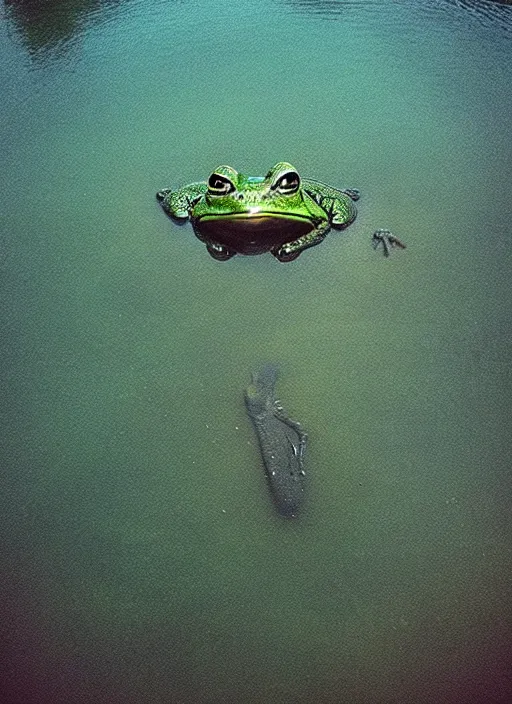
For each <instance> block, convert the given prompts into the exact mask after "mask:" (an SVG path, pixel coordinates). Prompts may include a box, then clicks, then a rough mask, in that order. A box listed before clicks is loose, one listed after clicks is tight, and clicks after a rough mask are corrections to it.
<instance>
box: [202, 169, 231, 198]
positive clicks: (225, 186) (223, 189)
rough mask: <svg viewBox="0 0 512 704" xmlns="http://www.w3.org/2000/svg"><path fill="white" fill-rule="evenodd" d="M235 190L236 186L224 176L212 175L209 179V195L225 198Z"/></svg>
mask: <svg viewBox="0 0 512 704" xmlns="http://www.w3.org/2000/svg"><path fill="white" fill-rule="evenodd" d="M234 190H235V186H234V184H233V183H232V182H231V181H230V180H229V178H226V176H223V175H222V174H212V175H211V176H210V178H209V179H208V193H210V195H212V196H225V195H227V194H228V193H232V192H233V191H234Z"/></svg>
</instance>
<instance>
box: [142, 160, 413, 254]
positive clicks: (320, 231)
mask: <svg viewBox="0 0 512 704" xmlns="http://www.w3.org/2000/svg"><path fill="white" fill-rule="evenodd" d="M156 197H157V200H158V201H159V203H160V205H161V206H162V208H163V210H164V211H165V212H166V213H167V215H169V216H170V217H171V219H173V220H175V221H176V222H180V223H184V222H186V221H190V222H191V223H192V227H193V230H194V233H195V235H196V237H197V238H198V239H199V240H201V241H202V242H203V243H204V244H205V245H206V249H207V251H208V253H209V254H210V256H212V257H213V258H214V259H217V260H219V261H226V260H228V259H231V258H232V257H234V256H235V255H236V254H242V255H253V254H263V253H266V252H270V253H271V254H272V255H273V256H274V257H275V258H276V259H277V260H278V261H280V262H290V261H293V260H294V259H297V257H298V256H300V254H302V252H303V251H304V250H306V249H309V248H310V247H314V246H316V245H318V244H320V243H321V242H322V241H323V240H324V239H325V237H326V235H327V233H328V232H329V231H330V230H331V228H333V229H336V230H343V229H345V228H347V227H348V226H349V225H351V224H352V223H353V222H354V220H355V219H356V216H357V209H356V206H355V202H356V201H357V200H359V197H360V192H359V190H358V189H356V188H335V187H333V186H329V185H327V184H325V183H323V182H322V181H317V180H315V179H312V178H302V177H301V176H300V175H299V172H298V171H297V169H296V168H295V167H294V166H292V165H291V164H289V163H288V162H285V161H280V162H278V163H277V164H275V165H274V166H272V168H271V169H270V170H269V171H268V172H267V174H266V176H247V175H245V174H243V173H239V172H238V171H236V170H235V169H234V168H233V167H232V166H225V165H221V166H218V167H217V168H216V169H214V171H213V172H212V173H211V174H210V176H209V178H208V180H207V181H200V182H196V183H191V184H189V185H187V186H183V187H181V188H178V189H176V190H173V189H171V188H164V189H162V190H160V191H158V193H157V194H156ZM372 239H373V243H374V246H376V247H377V246H379V245H382V247H383V249H384V254H385V255H386V256H388V255H389V252H390V250H391V249H392V248H394V247H400V248H403V247H405V245H404V244H403V243H402V242H401V241H400V240H399V239H398V238H397V237H395V236H394V235H393V234H392V233H391V232H390V231H389V230H384V229H381V230H377V231H376V232H374V234H373V238H372Z"/></svg>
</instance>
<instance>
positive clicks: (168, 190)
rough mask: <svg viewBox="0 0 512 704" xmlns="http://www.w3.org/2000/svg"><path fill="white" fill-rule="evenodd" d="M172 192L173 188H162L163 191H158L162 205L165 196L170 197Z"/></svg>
mask: <svg viewBox="0 0 512 704" xmlns="http://www.w3.org/2000/svg"><path fill="white" fill-rule="evenodd" d="M171 190H172V189H171V188H162V190H161V191H158V193H157V194H156V199H157V201H158V202H159V203H161V202H162V201H163V200H164V198H165V196H168V195H169V193H170V192H171Z"/></svg>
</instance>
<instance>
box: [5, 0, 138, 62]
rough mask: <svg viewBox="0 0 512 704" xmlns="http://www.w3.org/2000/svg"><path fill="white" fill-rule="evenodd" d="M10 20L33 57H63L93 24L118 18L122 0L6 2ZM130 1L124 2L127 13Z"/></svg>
mask: <svg viewBox="0 0 512 704" xmlns="http://www.w3.org/2000/svg"><path fill="white" fill-rule="evenodd" d="M4 2H5V7H6V11H7V17H8V19H9V20H11V23H12V25H13V26H14V28H15V31H16V32H17V33H18V34H19V35H20V36H21V37H22V41H23V44H24V45H25V47H26V48H27V51H28V52H29V54H30V55H31V56H32V57H33V58H35V59H37V58H40V59H42V58H43V57H47V56H48V55H51V56H52V58H59V57H60V56H62V55H65V54H66V52H67V51H68V50H69V49H70V48H71V47H72V46H73V45H74V43H75V42H76V40H77V38H78V37H79V36H80V34H81V33H82V32H83V31H84V29H85V28H86V27H88V26H90V25H93V24H97V23H99V22H104V21H106V19H107V18H108V17H109V16H112V15H114V14H115V13H116V12H117V11H118V9H119V6H120V5H121V2H120V0H68V1H67V2H62V1H61V0H46V2H40V0H4ZM126 4H127V3H126V2H123V3H122V5H123V7H124V11H126V7H125V6H126Z"/></svg>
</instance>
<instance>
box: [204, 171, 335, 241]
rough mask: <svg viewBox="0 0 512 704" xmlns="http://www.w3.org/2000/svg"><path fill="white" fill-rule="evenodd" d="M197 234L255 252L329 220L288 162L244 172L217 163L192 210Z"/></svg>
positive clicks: (292, 238)
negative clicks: (249, 173) (263, 173)
mask: <svg viewBox="0 0 512 704" xmlns="http://www.w3.org/2000/svg"><path fill="white" fill-rule="evenodd" d="M191 220H192V223H193V225H194V229H195V231H196V234H197V235H198V237H199V238H200V239H202V240H203V241H205V242H215V243H218V244H220V245H222V246H225V247H228V248H229V249H230V250H234V251H236V252H239V253H241V254H258V253H260V252H265V251H268V250H269V249H271V248H272V247H276V246H280V245H283V244H285V243H287V242H292V241H294V240H297V239H298V238H299V237H302V236H304V235H308V234H309V233H310V232H312V231H313V230H315V229H317V228H318V227H319V225H321V224H322V223H324V222H326V221H327V215H326V213H325V212H324V211H323V210H322V209H321V208H320V207H319V206H318V205H317V203H316V202H315V201H314V200H313V199H312V198H310V197H309V196H308V195H307V194H305V192H304V191H303V188H302V185H301V178H300V176H299V174H298V172H297V170H296V169H295V168H294V167H293V166H292V165H291V164H288V163H286V162H279V163H278V164H276V165H275V166H273V167H272V168H271V169H270V171H269V172H268V173H267V175H266V176H245V175H244V174H241V173H238V172H237V171H235V169H233V168H232V167H231V166H219V167H218V168H216V169H215V171H213V173H212V174H211V175H210V177H209V179H208V181H207V190H206V192H205V193H204V195H203V197H202V198H200V199H199V200H198V202H197V203H196V204H195V205H194V207H193V209H192V211H191Z"/></svg>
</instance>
